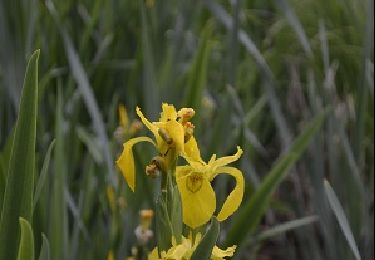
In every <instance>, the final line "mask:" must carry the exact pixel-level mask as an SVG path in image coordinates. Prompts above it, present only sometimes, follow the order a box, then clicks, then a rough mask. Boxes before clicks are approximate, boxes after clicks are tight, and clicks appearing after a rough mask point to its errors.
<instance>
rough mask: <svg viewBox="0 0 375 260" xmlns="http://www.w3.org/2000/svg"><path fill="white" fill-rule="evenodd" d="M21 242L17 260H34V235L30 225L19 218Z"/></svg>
mask: <svg viewBox="0 0 375 260" xmlns="http://www.w3.org/2000/svg"><path fill="white" fill-rule="evenodd" d="M19 221H20V227H21V240H20V246H19V249H18V257H17V260H33V259H34V235H33V231H32V229H31V226H30V223H29V222H28V221H27V220H26V219H24V218H23V217H20V219H19Z"/></svg>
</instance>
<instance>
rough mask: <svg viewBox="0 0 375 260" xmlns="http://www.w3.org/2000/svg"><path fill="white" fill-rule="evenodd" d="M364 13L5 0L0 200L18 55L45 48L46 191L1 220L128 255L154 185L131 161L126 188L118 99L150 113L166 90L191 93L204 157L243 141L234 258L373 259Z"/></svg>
mask: <svg viewBox="0 0 375 260" xmlns="http://www.w3.org/2000/svg"><path fill="white" fill-rule="evenodd" d="M373 20H374V13H373V1H371V0H360V1H354V0H345V1H334V0H325V1H322V0H303V1H297V0H274V1H240V0H237V1H219V0H204V1H193V2H191V1H156V0H155V1H132V0H127V1H102V0H96V1H88V0H82V1H73V0H67V1H52V0H47V1H35V0H33V1H21V0H15V1H13V0H4V1H1V2H0V202H1V205H2V212H6V211H7V207H8V208H9V205H8V206H6V205H7V203H8V204H9V203H12V202H13V201H10V200H9V196H10V195H7V194H6V193H7V191H6V186H7V184H6V183H7V178H8V182H11V181H10V180H9V176H8V172H9V173H11V172H12V171H11V170H9V171H8V169H9V168H11V167H15V166H11V165H9V160H10V159H9V158H11V154H13V156H15V155H14V154H15V153H17V152H16V151H15V150H14V149H15V148H14V149H13V150H12V147H19V146H20V145H18V146H17V145H16V143H17V142H16V141H14V142H13V137H12V136H13V135H15V136H16V137H15V138H17V135H20V134H19V133H18V134H17V128H16V122H17V118H19V117H22V99H21V90H22V86H23V85H22V82H23V80H24V74H25V71H26V65H27V59H28V57H30V55H31V54H32V52H33V50H34V49H40V50H41V55H40V58H39V84H38V89H39V91H38V117H37V119H36V144H35V147H36V153H35V185H34V184H33V189H35V187H38V189H37V190H38V194H40V195H38V196H35V197H34V198H38V200H37V201H35V202H34V204H35V209H34V210H33V213H30V214H32V216H33V217H32V218H29V217H28V216H24V218H25V220H19V219H18V218H11V223H12V226H10V225H5V224H4V225H3V226H5V228H7V229H9V230H11V229H12V230H17V232H19V230H21V231H22V234H21V236H17V237H18V241H24V239H23V237H24V236H27V235H28V234H29V233H30V229H29V226H30V228H31V229H32V231H31V232H32V233H33V234H34V235H33V236H34V242H35V243H34V246H35V257H37V256H39V252H40V249H41V248H42V255H43V257H44V258H41V259H49V258H48V255H50V259H94V258H95V259H96V258H98V259H105V257H106V256H107V254H108V252H109V251H110V250H112V251H113V252H114V254H115V256H116V259H123V258H124V257H125V256H128V255H130V254H131V247H132V246H133V245H134V244H135V240H136V239H135V235H134V229H135V227H136V226H137V225H138V211H139V210H140V209H143V208H154V206H155V205H154V199H155V198H154V196H155V191H154V189H153V187H154V182H152V181H151V180H149V179H148V178H146V177H145V175H143V174H137V178H138V180H137V182H138V184H139V189H138V188H137V190H136V192H135V193H132V192H131V191H130V190H129V189H128V187H127V186H126V184H125V183H124V180H123V179H122V177H121V176H120V175H119V174H118V171H117V169H116V168H115V164H114V161H115V159H116V158H117V155H118V153H119V152H120V150H121V147H122V145H121V144H120V143H118V142H117V140H116V138H115V137H114V132H115V130H116V128H117V127H118V125H119V122H118V116H117V105H118V104H119V103H120V102H121V103H124V104H125V105H126V107H127V109H128V113H129V117H130V120H132V119H134V118H136V115H135V113H134V112H135V111H134V110H135V109H134V108H135V106H137V105H138V106H140V107H142V108H143V109H144V111H145V113H146V114H147V115H150V117H151V118H153V119H156V118H157V117H158V111H159V104H160V103H161V102H163V101H164V102H169V103H174V104H175V105H176V106H177V107H181V106H193V107H194V108H195V109H196V112H197V115H199V116H198V117H197V118H195V122H194V124H196V125H199V127H197V129H200V130H198V131H197V133H196V135H198V140H200V143H199V144H200V146H201V148H202V153H203V157H204V159H208V156H209V155H211V154H212V153H217V154H218V155H224V154H229V153H231V152H233V151H234V150H235V149H236V145H237V144H239V145H241V147H242V148H243V150H244V151H245V153H244V156H243V158H242V159H241V161H240V163H239V164H240V165H239V168H241V170H242V171H243V173H244V175H245V178H246V191H245V196H244V198H245V199H244V201H243V202H242V203H243V204H242V205H244V206H243V207H244V210H243V211H241V210H240V211H239V213H236V214H235V215H234V216H233V218H232V219H230V220H228V221H226V222H224V223H223V224H222V225H221V236H220V237H219V244H224V243H225V242H228V239H229V240H230V241H234V240H233V238H236V239H235V240H236V242H238V243H239V245H240V247H239V249H238V251H237V255H236V256H237V257H239V258H241V257H242V258H243V259H249V258H254V259H257V258H258V259H261V257H269V258H271V259H356V258H358V253H357V252H356V251H355V250H354V251H352V249H353V248H358V252H359V255H360V257H361V258H362V259H373V257H374V252H373V242H374V233H373V225H374V222H373V217H374V216H373V214H374V212H373V203H374V195H373V194H374V145H373V140H374V136H373V130H374V113H373V106H374V98H373V91H374V90H373V66H374V65H373V64H374V56H373V55H374V54H373V37H374V29H373ZM25 84H26V83H25ZM25 86H26V85H25ZM20 104H21V105H20ZM19 108H21V109H19ZM324 110H326V111H328V112H327V115H326V119H325V121H324V122H325V123H324V124H323V127H322V128H321V129H320V131H318V132H317V134H316V135H315V136H314V139H313V142H312V143H311V145H310V146H309V147H308V149H307V150H306V152H304V153H302V152H303V151H302V150H301V151H299V153H298V155H299V156H301V157H300V158H299V160H298V161H297V162H296V163H294V161H293V164H292V165H290V166H291V167H290V168H289V167H287V168H288V169H289V170H287V171H286V172H283V176H284V174H285V176H286V177H285V179H283V181H282V182H280V184H278V185H277V186H275V188H276V189H275V192H274V193H272V194H269V197H268V199H269V203H267V204H264V205H266V207H265V208H264V209H262V210H264V213H265V214H261V215H260V216H259V218H260V219H259V221H256V224H254V225H246V224H245V221H243V219H244V217H243V216H246V214H245V213H244V212H245V211H249V213H248V214H250V213H251V211H256V210H258V208H256V207H249V206H248V205H249V204H250V205H251V203H252V204H253V203H254V202H251V201H254V200H255V199H254V197H255V198H257V196H259V195H256V194H259V193H258V192H262V189H264V188H263V187H264V186H265V185H266V184H265V183H267V180H269V179H270V177H269V176H271V175H272V173H273V172H275V168H274V166H275V167H276V168H277V167H278V165H279V164H277V163H276V162H280V161H282V160H283V158H288V156H291V151H293V143H294V141H295V140H297V141H298V140H299V139H296V138H297V137H298V136H299V135H300V133H303V132H304V129H306V125H308V122H310V121H311V120H312V119H313V118H317V116H318V117H319V115H320V114H321V113H322V111H324ZM20 113H21V114H20ZM14 129H16V130H14ZM14 132H15V133H14ZM26 132H27V131H26ZM28 134H31V133H30V132H28ZM18 138H20V137H18ZM24 138H26V136H24ZM53 140H55V141H54V145H53V147H52V146H51V147H50V145H51V142H53ZM306 145H307V144H306ZM142 148H143V147H142V145H141V147H137V148H136V149H135V157H136V160H137V165H138V166H139V167H137V168H138V169H142V167H141V166H142V165H145V164H146V162H148V161H149V160H150V159H151V157H152V156H153V154H152V153H151V151H149V150H148V149H142ZM17 149H18V150H17V151H19V152H18V153H23V152H25V151H22V149H20V148H17ZM28 149H29V148H28ZM30 149H31V148H30ZM52 149H53V150H52ZM28 151H31V150H28ZM47 151H48V152H47ZM278 159H279V160H278ZM13 160H14V159H13ZM10 161H11V162H12V160H10ZM19 163H22V162H19ZM13 165H16V166H17V164H14V162H13ZM48 166H49V167H48ZM18 167H19V166H18ZM30 167H31V166H30ZM20 168H22V167H20ZM31 168H34V167H31ZM42 168H43V170H41V169H42ZM40 170H41V171H40ZM15 171H16V172H19V171H18V170H15ZM20 171H21V172H22V170H20ZM39 172H40V173H39ZM268 173H270V175H268ZM287 174H288V175H287ZM17 178H20V177H19V176H18V177H17ZM267 178H268V179H267ZM39 180H40V182H38V181H39ZM263 180H264V182H263ZM325 180H328V181H329V183H330V186H329V187H330V188H329V189H328V191H329V192H327V186H325V184H324V181H325ZM277 183H278V182H277ZM13 186H15V185H13ZM231 187H232V183H231V181H230V180H229V179H225V178H224V180H218V181H217V182H216V183H215V189H216V190H217V194H218V195H217V199H218V201H219V202H222V201H223V200H224V198H225V194H226V191H228V192H229V191H230V190H231ZM7 189H9V188H7ZM108 189H112V190H113V191H114V197H115V204H114V207H113V205H112V206H111V203H110V202H109V200H108V195H107V194H108ZM8 193H9V192H8ZM332 194H334V196H335V199H334V201H336V200H337V201H338V202H339V204H338V205H340V208H341V209H342V212H341V211H340V214H341V213H342V215H343V216H345V219H347V225H345V228H343V225H342V223H343V222H342V218H341V220H340V219H338V218H337V207H336V206H337V204H335V205H336V206H332V203H330V202H332ZM271 195H272V196H271ZM7 197H8V199H7ZM6 200H8V202H6ZM20 206H21V205H20ZM262 206H263V204H262ZM249 208H250V209H251V211H250V210H249ZM259 210H260V209H259ZM3 214H5V213H3ZM340 216H341V215H340ZM241 219H242V221H241ZM2 221H4V220H2ZM340 221H341V222H340ZM27 222H28V223H27ZM1 223H3V222H1ZM4 223H5V222H4ZM9 223H10V222H9ZM19 223H21V224H19ZM254 223H255V222H254ZM3 226H1V228H0V232H5V231H3V230H5V229H4V227H3ZM349 229H350V233H351V234H352V238H353V239H350V243H348V238H347V234H348V230H349ZM239 230H240V231H241V232H244V233H246V234H245V235H243V237H242V235H241V241H238V240H237V238H238V237H239V236H238V234H237V233H236V232H237V231H238V232H239ZM42 233H43V234H45V235H43V236H42V235H41V234H42ZM8 234H9V232H6V233H1V234H0V238H1V237H4V236H7V235H8ZM17 234H18V233H17ZM241 234H242V233H241ZM1 241H3V240H1ZM0 244H2V245H0V251H1V246H3V247H7V248H8V244H7V243H5V244H4V243H0ZM353 244H355V247H354V246H353ZM29 246H30V245H24V246H23V247H26V248H27V247H29ZM12 247H18V244H17V245H16V246H14V245H13V246H12ZM9 250H10V251H12V252H13V253H11V254H10V255H11V256H12V257H13V256H16V255H17V254H18V253H19V252H18V251H16V249H14V250H13V249H11V247H10V246H9ZM0 255H1V254H0Z"/></svg>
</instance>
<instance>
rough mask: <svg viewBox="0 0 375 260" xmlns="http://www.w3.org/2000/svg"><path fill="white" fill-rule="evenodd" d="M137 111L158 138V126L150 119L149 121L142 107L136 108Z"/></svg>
mask: <svg viewBox="0 0 375 260" xmlns="http://www.w3.org/2000/svg"><path fill="white" fill-rule="evenodd" d="M136 111H137V115H138V116H139V118H140V119H141V120H142V123H143V124H144V125H145V126H146V127H147V128H148V129H150V131H151V132H152V134H153V135H154V136H155V137H156V138H157V137H159V134H158V127H157V126H156V125H155V124H153V123H151V122H150V121H148V119H147V118H146V117H145V116H144V115H143V113H142V111H141V109H140V108H139V107H137V109H136Z"/></svg>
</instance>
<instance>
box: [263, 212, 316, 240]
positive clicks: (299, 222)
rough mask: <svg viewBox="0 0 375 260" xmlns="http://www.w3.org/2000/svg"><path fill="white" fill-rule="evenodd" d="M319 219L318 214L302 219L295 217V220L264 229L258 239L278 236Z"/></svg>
mask: <svg viewBox="0 0 375 260" xmlns="http://www.w3.org/2000/svg"><path fill="white" fill-rule="evenodd" d="M318 220H319V218H318V217H317V216H308V217H304V218H300V219H294V220H291V221H288V222H286V223H283V224H280V225H277V226H274V227H271V228H269V229H267V230H265V231H263V232H262V233H260V234H259V235H258V236H257V238H256V240H257V241H261V240H266V239H268V238H271V237H274V236H278V235H280V234H283V233H285V232H288V231H292V230H295V229H297V228H300V227H303V226H306V225H310V224H312V223H314V222H316V221H318Z"/></svg>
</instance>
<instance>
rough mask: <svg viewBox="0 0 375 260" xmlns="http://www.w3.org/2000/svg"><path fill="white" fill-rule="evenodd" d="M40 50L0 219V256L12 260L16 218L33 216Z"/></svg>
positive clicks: (27, 86) (29, 73)
mask: <svg viewBox="0 0 375 260" xmlns="http://www.w3.org/2000/svg"><path fill="white" fill-rule="evenodd" d="M38 60H39V50H37V51H35V52H34V53H33V55H32V56H31V57H30V60H29V63H28V65H27V69H26V75H25V81H24V86H23V90H22V97H21V102H20V110H19V115H18V119H17V123H16V128H15V135H14V142H13V148H12V153H11V157H10V163H9V170H8V174H7V183H6V187H5V194H4V202H3V209H2V212H1V222H0V259H15V258H16V255H17V247H18V242H19V239H20V238H19V232H20V231H19V230H20V229H19V223H18V220H19V217H20V216H22V217H23V218H25V219H26V220H28V221H31V218H32V205H33V192H34V167H35V139H36V117H37V111H38V109H37V108H38Z"/></svg>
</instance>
